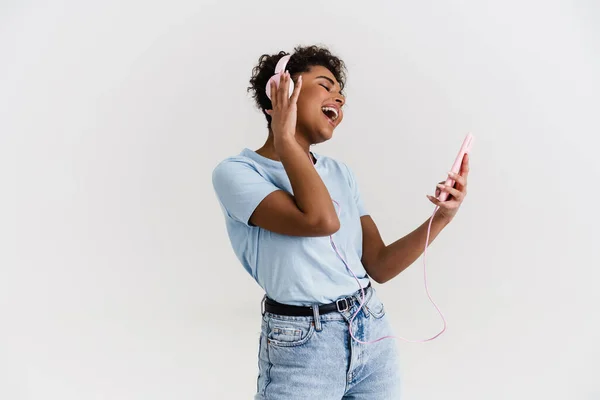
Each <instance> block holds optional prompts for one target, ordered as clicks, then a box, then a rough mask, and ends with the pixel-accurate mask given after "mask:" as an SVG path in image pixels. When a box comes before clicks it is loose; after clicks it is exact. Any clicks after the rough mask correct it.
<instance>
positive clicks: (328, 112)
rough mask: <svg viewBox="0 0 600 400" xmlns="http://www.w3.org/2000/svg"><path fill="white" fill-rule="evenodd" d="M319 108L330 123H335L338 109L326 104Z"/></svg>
mask: <svg viewBox="0 0 600 400" xmlns="http://www.w3.org/2000/svg"><path fill="white" fill-rule="evenodd" d="M321 110H322V111H323V114H325V116H326V117H327V119H328V120H329V122H330V123H331V124H332V125H335V121H336V120H337V119H338V117H339V113H338V110H336V109H335V108H333V107H327V106H325V107H321Z"/></svg>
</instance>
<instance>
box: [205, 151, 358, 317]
mask: <svg viewBox="0 0 600 400" xmlns="http://www.w3.org/2000/svg"><path fill="white" fill-rule="evenodd" d="M312 154H313V156H314V157H315V159H316V163H315V165H314V166H315V168H316V170H317V172H318V174H319V176H320V177H321V179H322V180H323V183H324V184H325V186H326V187H327V189H328V191H329V194H330V195H331V197H332V198H333V199H334V200H335V201H337V202H338V203H339V205H340V206H341V212H340V209H339V208H338V206H337V205H335V204H334V207H335V208H336V211H337V212H338V214H339V215H340V229H339V230H338V231H337V232H336V233H334V234H333V240H334V242H335V245H336V248H337V250H338V252H339V253H340V254H341V255H342V256H343V257H344V259H345V260H346V263H347V264H348V266H349V267H350V268H351V269H352V271H353V272H354V274H355V275H356V276H357V277H358V280H359V282H360V285H361V286H362V287H365V286H367V284H368V283H369V277H368V276H367V273H366V271H365V269H364V267H363V265H362V262H361V258H362V228H361V224H360V217H361V216H363V215H367V211H366V209H365V206H364V204H363V201H362V199H361V196H360V193H359V190H358V185H357V183H356V179H355V177H354V174H353V173H352V172H351V170H350V169H349V168H348V166H347V165H346V164H344V163H342V162H340V161H336V160H334V159H332V158H330V157H326V156H322V155H318V154H315V153H312ZM212 181H213V186H214V189H215V192H216V194H217V198H218V200H219V203H220V205H221V209H222V211H223V214H224V216H225V222H226V225H227V232H228V234H229V239H230V241H231V245H232V247H233V250H234V252H235V254H236V256H237V257H238V259H239V260H240V262H241V263H242V265H243V266H244V268H245V269H246V271H247V272H248V273H249V274H250V275H251V276H252V277H253V278H254V279H255V280H256V282H257V283H258V284H259V285H260V286H261V287H262V288H263V289H264V291H265V293H266V294H267V296H269V297H270V298H271V299H273V300H275V301H277V302H279V303H283V304H291V305H301V306H309V305H311V304H313V303H320V304H325V303H331V302H333V301H335V300H336V299H338V298H339V297H340V296H346V295H350V294H352V293H354V292H355V291H357V290H359V289H360V288H359V287H358V284H357V283H356V280H355V279H354V277H353V276H352V274H350V272H349V271H348V269H347V268H346V266H345V265H344V263H343V262H342V260H341V259H340V257H339V256H338V255H337V254H336V252H335V250H334V249H333V247H332V245H331V242H330V239H329V236H322V237H299V236H288V235H281V234H278V233H275V232H271V231H268V230H266V229H262V228H260V227H257V226H253V225H250V224H249V219H250V216H251V215H252V213H253V212H254V210H255V209H256V207H257V206H258V205H259V203H260V202H261V201H262V200H263V199H264V198H265V197H266V196H267V195H269V194H270V193H272V192H274V191H276V190H279V189H281V190H285V191H287V192H288V193H290V194H293V190H292V186H291V184H290V180H289V178H288V176H287V174H286V172H285V169H284V167H283V164H282V163H281V162H280V161H275V160H271V159H270V158H266V157H263V156H261V155H260V154H258V153H256V152H255V151H252V150H250V149H248V148H245V149H243V150H242V152H241V153H240V154H239V155H237V156H233V157H228V158H226V159H225V160H223V161H221V162H220V163H219V164H218V165H217V166H216V167H215V169H214V171H213V174H212Z"/></svg>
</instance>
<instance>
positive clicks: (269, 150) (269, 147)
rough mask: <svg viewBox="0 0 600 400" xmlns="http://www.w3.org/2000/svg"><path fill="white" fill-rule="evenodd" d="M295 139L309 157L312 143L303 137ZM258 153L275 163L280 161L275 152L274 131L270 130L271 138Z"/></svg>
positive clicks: (297, 135)
mask: <svg viewBox="0 0 600 400" xmlns="http://www.w3.org/2000/svg"><path fill="white" fill-rule="evenodd" d="M295 138H296V141H297V142H298V144H299V145H300V146H301V147H302V149H303V150H304V152H305V153H306V155H307V156H308V155H309V154H310V143H309V142H308V141H307V140H306V139H304V137H303V136H302V135H299V134H296V136H295ZM256 152H257V153H258V154H260V155H261V156H263V157H267V158H270V159H271V160H275V161H280V159H279V155H278V154H277V152H276V151H275V145H274V138H273V131H271V130H270V129H269V137H268V138H267V141H266V142H265V144H263V145H262V147H261V148H260V149H258V150H256ZM311 160H312V156H311ZM313 162H314V161H313Z"/></svg>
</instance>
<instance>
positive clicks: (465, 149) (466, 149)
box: [438, 133, 473, 201]
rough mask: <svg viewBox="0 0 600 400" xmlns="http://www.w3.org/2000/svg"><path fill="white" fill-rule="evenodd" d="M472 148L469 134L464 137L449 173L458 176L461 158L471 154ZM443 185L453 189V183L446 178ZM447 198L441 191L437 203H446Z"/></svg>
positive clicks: (450, 179) (471, 136) (471, 137)
mask: <svg viewBox="0 0 600 400" xmlns="http://www.w3.org/2000/svg"><path fill="white" fill-rule="evenodd" d="M472 146H473V135H471V134H470V133H469V134H468V135H467V136H466V137H465V140H464V141H463V144H462V146H461V147H460V150H459V152H458V155H457V156H456V160H454V164H452V169H451V170H450V171H452V172H454V173H455V174H458V173H459V172H460V166H461V164H462V160H463V157H464V156H465V154H466V153H470V152H471V147H472ZM445 183H446V185H450V186H451V187H454V183H455V181H454V179H452V178H448V179H447V180H446V182H445ZM447 198H448V192H444V191H442V192H441V193H440V195H439V196H438V200H439V201H446V199H447Z"/></svg>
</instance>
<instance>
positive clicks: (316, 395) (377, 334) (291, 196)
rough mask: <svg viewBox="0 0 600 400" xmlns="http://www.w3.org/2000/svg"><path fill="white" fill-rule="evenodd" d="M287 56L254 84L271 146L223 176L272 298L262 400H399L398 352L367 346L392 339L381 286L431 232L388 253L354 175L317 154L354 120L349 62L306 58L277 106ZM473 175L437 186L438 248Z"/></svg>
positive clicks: (304, 54) (246, 245) (246, 153)
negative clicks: (314, 148) (347, 108)
mask: <svg viewBox="0 0 600 400" xmlns="http://www.w3.org/2000/svg"><path fill="white" fill-rule="evenodd" d="M283 56H286V53H284V52H280V53H279V54H276V55H263V56H262V57H261V58H260V59H259V64H258V65H257V66H256V67H255V68H254V70H253V75H252V78H251V80H250V83H251V86H250V87H249V91H252V93H253V97H254V99H255V100H256V103H257V105H258V107H259V108H260V109H262V110H263V112H264V114H265V117H266V119H267V127H268V132H269V134H268V138H267V140H266V142H265V144H264V145H263V146H262V147H261V148H260V149H257V150H256V151H252V150H249V149H247V148H245V149H243V150H242V151H241V153H240V154H238V155H236V156H234V157H229V158H227V159H225V160H224V161H222V162H221V163H220V164H219V165H218V166H217V167H216V168H215V170H214V171H213V185H214V188H215V191H216V194H217V197H218V199H219V202H220V205H221V208H222V211H223V214H224V216H225V220H226V224H227V231H228V234H229V237H230V240H231V244H232V246H233V249H234V251H235V253H236V255H237V257H238V259H239V260H240V262H241V263H242V265H243V266H244V268H245V269H246V271H247V272H248V273H249V274H250V275H251V276H252V277H253V278H254V279H255V280H256V282H257V283H258V284H259V285H260V286H261V287H262V288H263V289H264V290H265V297H264V298H263V304H262V316H263V318H262V333H261V335H260V341H259V363H258V366H259V375H258V379H257V393H256V396H255V399H319V400H326V399H368V400H378V399H386V400H388V399H397V398H398V397H399V393H400V365H399V358H398V351H397V347H396V342H395V341H394V340H382V341H378V342H376V343H369V344H366V343H365V342H369V341H373V340H376V339H379V338H382V337H384V336H387V335H392V334H393V332H392V329H391V326H390V323H389V321H388V319H387V317H386V313H385V309H384V306H383V303H382V302H381V300H380V299H379V298H378V297H377V294H376V292H375V289H374V288H373V287H372V286H371V284H370V280H371V279H373V280H374V281H375V282H377V283H380V284H382V283H384V282H387V281H389V280H390V279H392V278H393V277H394V276H396V275H398V274H399V273H400V272H401V271H402V270H404V269H405V268H407V267H408V266H409V265H410V264H412V263H413V262H414V261H415V260H416V259H417V258H418V257H419V256H420V255H421V254H422V252H423V249H424V246H425V238H426V234H427V225H428V221H426V222H424V223H423V224H422V225H421V226H420V227H419V228H417V229H416V230H415V231H413V232H412V233H410V234H409V235H407V236H405V237H403V238H401V239H400V240H398V241H396V242H395V243H393V244H391V245H388V246H386V245H385V244H384V242H383V240H382V239H381V236H380V234H379V231H378V229H377V226H376V225H375V223H374V222H373V219H372V218H371V217H370V216H369V213H368V212H367V209H366V207H365V205H364V203H363V201H362V198H361V195H360V191H359V187H358V185H357V182H356V179H355V177H354V175H353V173H352V171H351V169H350V168H348V166H347V165H346V164H344V163H343V162H341V161H337V160H334V159H332V158H330V157H327V156H323V155H319V154H316V153H314V152H311V151H310V150H309V148H310V146H311V145H315V144H317V143H322V142H324V141H326V140H329V139H330V138H331V137H332V135H333V132H334V130H335V128H336V127H337V126H338V125H339V124H340V123H341V122H342V120H343V117H344V112H343V106H344V103H345V97H344V94H343V88H344V84H345V79H346V76H345V65H344V63H343V61H342V60H340V59H339V58H337V57H336V56H334V55H333V54H331V52H330V51H329V50H328V49H326V48H323V47H317V46H309V47H297V48H296V49H295V52H294V53H293V54H292V55H291V57H290V58H289V61H288V63H287V71H288V72H286V73H283V74H282V75H281V77H280V78H279V77H277V79H280V81H279V86H278V87H277V85H269V90H270V92H269V93H268V94H269V95H270V96H268V95H267V91H266V86H267V82H268V81H269V79H270V78H271V77H272V76H273V75H274V73H275V66H276V64H277V63H278V61H279V60H280V59H281V58H282V57H283ZM290 81H293V83H294V85H293V86H294V90H293V93H292V95H291V97H290V96H289V92H288V90H289V87H290V86H291V83H290ZM467 173H468V158H467V157H465V159H464V160H463V167H462V171H461V174H460V176H452V178H453V179H455V180H456V182H457V183H456V185H455V188H449V187H444V186H443V185H438V190H437V193H436V196H437V195H438V194H439V193H440V192H439V190H440V189H441V190H445V191H448V192H449V194H450V195H451V196H450V197H449V198H448V199H447V200H446V201H445V202H443V203H442V202H439V201H438V200H437V199H435V198H433V197H432V196H428V197H429V198H430V200H431V201H432V202H433V203H434V204H436V205H439V206H440V207H441V208H440V209H439V211H438V213H437V214H436V216H435V218H434V220H433V222H432V226H431V233H430V241H433V239H434V238H435V237H436V236H437V235H438V234H439V232H440V231H441V230H442V229H443V228H444V227H445V226H446V225H447V224H448V223H449V222H450V221H451V220H452V219H453V217H454V215H455V214H456V211H457V209H458V207H459V206H460V204H461V202H462V200H463V198H464V196H465V194H466V175H467ZM332 200H333V201H332ZM359 285H360V286H359ZM363 296H364V299H363ZM361 304H362V307H361ZM353 318H354V319H353ZM350 327H351V332H350V330H349V328H350Z"/></svg>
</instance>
